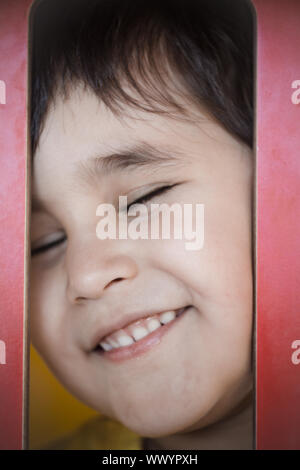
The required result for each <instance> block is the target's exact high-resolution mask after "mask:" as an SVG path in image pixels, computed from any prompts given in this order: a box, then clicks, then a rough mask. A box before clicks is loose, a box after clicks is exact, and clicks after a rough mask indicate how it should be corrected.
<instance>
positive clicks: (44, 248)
mask: <svg viewBox="0 0 300 470" xmlns="http://www.w3.org/2000/svg"><path fill="white" fill-rule="evenodd" d="M66 239H67V237H66V236H64V237H61V238H58V239H56V240H53V241H52V242H51V243H47V244H45V245H41V246H39V247H37V248H34V249H31V256H35V255H39V254H41V253H44V252H45V251H48V250H51V249H52V248H54V247H56V246H58V245H60V244H61V243H63V242H64V241H65V240H66Z"/></svg>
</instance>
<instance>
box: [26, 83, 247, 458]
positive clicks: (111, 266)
mask: <svg viewBox="0 0 300 470" xmlns="http://www.w3.org/2000/svg"><path fill="white" fill-rule="evenodd" d="M193 111H194V112H195V114H197V115H198V117H199V119H197V120H196V121H195V122H192V121H183V120H180V119H178V120H176V119H171V118H170V117H168V116H167V115H163V116H162V115H158V114H155V113H150V112H142V111H137V110H133V109H129V108H128V109H126V115H124V116H123V117H122V119H120V118H117V117H116V116H115V115H114V114H112V112H111V111H110V110H108V109H107V108H106V107H105V106H104V105H103V104H102V103H101V102H99V100H98V99H97V98H96V97H95V96H94V95H93V94H92V93H91V92H88V91H87V90H84V89H82V88H81V87H78V88H76V89H74V90H73V91H72V93H71V94H70V96H69V98H68V99H67V100H66V101H65V102H63V101H62V100H59V99H57V100H56V103H55V106H52V107H51V108H50V111H49V113H48V116H47V120H46V123H45V127H44V130H43V132H42V135H41V138H40V141H39V145H38V148H37V151H36V154H35V156H34V165H33V190H32V191H33V197H34V198H39V199H40V200H42V201H43V202H44V205H45V208H44V209H42V210H34V211H33V212H32V224H31V231H32V234H31V240H32V246H33V247H37V246H41V245H43V244H44V245H45V244H46V243H48V242H49V241H51V240H53V239H59V238H60V237H61V233H65V234H66V236H67V241H65V242H63V243H60V244H58V245H57V246H55V247H54V248H52V249H50V250H48V251H46V252H44V253H42V254H39V255H36V256H33V257H32V264H31V322H30V323H31V337H32V342H33V345H34V346H35V347H36V349H37V350H38V352H39V353H40V355H41V356H42V357H43V358H44V360H45V362H46V363H47V364H48V366H49V368H50V369H51V370H52V371H53V373H54V374H55V375H56V376H57V378H58V379H59V380H60V381H61V382H62V383H63V384H64V385H65V387H66V388H67V389H69V390H70V392H71V393H73V394H74V395H75V396H76V397H77V398H78V399H80V400H82V401H83V402H84V403H86V404H88V405H89V406H91V407H93V408H94V409H96V410H98V411H99V412H101V413H103V414H105V415H107V416H109V417H111V418H114V419H117V420H118V421H120V422H121V423H123V424H124V425H125V426H127V427H128V428H130V429H131V430H133V431H135V432H137V433H138V434H140V435H141V436H145V437H147V438H149V439H148V440H147V441H145V442H147V445H148V446H151V445H152V446H157V447H156V448H175V449H176V448H178V449H180V448H186V449H188V448H201V446H202V447H203V446H204V447H203V448H210V446H211V448H251V441H252V399H251V393H252V388H253V377H252V366H251V340H252V327H253V300H252V294H253V292H252V289H253V279H252V259H251V243H252V240H251V223H252V221H251V194H252V180H253V156H252V153H251V151H250V149H249V148H248V147H247V146H246V145H245V144H243V143H241V142H240V141H238V140H237V139H236V138H234V137H233V136H232V135H230V134H229V133H228V132H226V131H225V130H224V129H223V128H222V127H221V126H220V125H219V124H218V123H217V122H216V121H214V120H212V119H211V118H209V115H208V114H207V113H206V112H205V110H204V109H202V110H200V109H194V110H193ZM141 142H142V143H148V144H151V145H152V146H154V147H156V148H158V149H160V150H164V151H168V152H172V151H174V152H176V155H177V157H178V158H177V160H176V162H175V163H174V162H173V163H172V164H165V165H164V166H162V167H161V168H159V171H158V170H157V168H155V167H153V168H150V167H147V168H145V167H143V166H141V167H139V168H136V169H128V170H118V171H117V172H114V173H111V174H107V175H103V176H102V177H101V176H98V177H97V178H96V177H94V176H92V175H90V177H89V178H87V177H86V178H82V177H81V178H80V177H77V176H75V169H76V168H77V167H78V165H81V166H82V164H83V163H86V162H87V160H88V158H89V157H90V156H91V155H95V154H97V155H98V156H100V157H103V156H104V155H106V154H108V153H113V151H116V152H117V151H120V150H122V149H124V148H127V147H128V146H130V145H132V144H138V143H141ZM160 182H167V183H168V184H173V183H180V184H178V185H177V186H175V187H174V188H172V189H171V190H170V191H168V192H166V193H163V194H161V195H158V196H156V197H155V198H153V199H152V200H151V201H150V202H151V203H168V204H172V203H175V202H177V203H180V204H182V203H193V204H196V203H202V204H204V205H205V242H204V247H203V248H202V249H201V250H198V251H187V250H186V249H185V240H184V239H183V240H176V239H170V240H151V239H149V240H130V239H127V240H118V239H117V240H99V239H98V238H97V237H96V224H97V222H98V221H99V218H98V217H96V215H95V214H96V208H97V206H98V204H100V203H102V202H110V203H114V202H115V201H117V200H118V197H119V195H120V194H122V195H127V196H128V202H129V203H130V202H131V201H133V200H134V199H136V197H133V196H136V195H137V194H138V197H139V196H141V195H143V194H146V193H147V192H149V187H151V185H153V184H156V185H157V186H159V183H160ZM150 202H149V203H150ZM149 203H148V204H149ZM185 305H192V306H193V307H192V308H191V309H190V310H189V311H188V312H187V313H186V314H185V316H183V317H182V318H181V319H180V321H178V323H177V324H176V325H173V327H172V328H171V329H170V331H169V332H168V333H167V334H165V335H164V337H163V338H162V340H161V341H160V342H159V344H156V345H155V346H154V347H153V348H152V349H150V350H148V351H147V352H146V353H144V354H143V355H141V356H139V357H137V358H132V359H130V360H126V361H123V362H120V363H112V362H111V361H108V360H107V359H105V358H104V357H100V356H99V355H96V354H95V353H92V352H90V351H89V350H88V346H89V345H90V343H91V338H92V337H93V334H94V332H95V329H97V328H101V327H102V326H106V325H110V323H111V321H112V319H115V318H117V317H118V318H119V317H120V316H121V315H122V312H131V311H137V310H138V311H143V310H145V311H146V310H147V311H149V310H154V311H165V310H170V309H173V308H179V307H183V306H185ZM249 397H250V400H249ZM238 407H240V408H238ZM236 410H238V412H236ZM228 423H229V424H228ZM214 445H215V447H212V446H214ZM222 446H223V447H222ZM154 448H155V447H154Z"/></svg>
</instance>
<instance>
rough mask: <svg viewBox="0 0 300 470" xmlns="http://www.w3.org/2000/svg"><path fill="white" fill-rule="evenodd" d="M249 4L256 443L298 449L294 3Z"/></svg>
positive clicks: (265, 0) (298, 157)
mask: <svg viewBox="0 0 300 470" xmlns="http://www.w3.org/2000/svg"><path fill="white" fill-rule="evenodd" d="M253 3H254V5H255V6H256V10H257V23H258V24H257V28H258V49H257V54H258V57H257V64H258V65H257V67H258V68H257V325H256V328H257V329H256V332H257V351H256V354H257V356H256V357H257V364H256V371H257V383H256V399H257V407H256V413H257V419H256V447H257V449H300V289H299V287H300V105H299V104H300V2H299V1H298V0H284V1H283V0H253ZM297 81H299V82H298V83H297ZM297 341H298V342H297Z"/></svg>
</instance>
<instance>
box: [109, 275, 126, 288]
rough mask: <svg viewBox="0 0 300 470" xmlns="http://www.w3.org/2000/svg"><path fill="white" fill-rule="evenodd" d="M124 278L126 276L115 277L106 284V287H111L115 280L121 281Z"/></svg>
mask: <svg viewBox="0 0 300 470" xmlns="http://www.w3.org/2000/svg"><path fill="white" fill-rule="evenodd" d="M123 280H124V277H116V279H113V280H112V281H110V282H109V283H108V284H106V286H105V289H106V288H107V287H109V286H110V285H111V284H114V283H115V282H120V281H123Z"/></svg>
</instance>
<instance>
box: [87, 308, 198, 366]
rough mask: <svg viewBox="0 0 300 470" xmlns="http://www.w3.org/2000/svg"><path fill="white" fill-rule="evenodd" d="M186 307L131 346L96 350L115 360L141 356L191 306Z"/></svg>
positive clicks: (157, 342) (157, 341)
mask: <svg viewBox="0 0 300 470" xmlns="http://www.w3.org/2000/svg"><path fill="white" fill-rule="evenodd" d="M190 307H191V306H189V307H186V308H185V310H184V311H183V312H182V313H181V314H180V315H178V316H177V317H176V318H175V319H174V320H172V321H171V322H170V323H166V324H165V325H162V326H161V327H159V328H157V330H155V331H152V333H150V334H149V335H147V336H145V337H144V338H142V339H140V340H139V341H137V342H136V343H133V344H131V345H130V346H122V347H120V348H116V349H111V350H110V351H103V350H101V349H97V350H96V351H94V352H95V353H96V354H98V355H99V356H101V357H103V358H104V357H105V358H106V359H109V360H110V361H113V362H121V361H124V360H126V359H133V358H135V357H138V356H141V355H142V354H144V353H145V352H147V351H148V350H149V349H151V348H153V347H154V346H155V345H156V344H159V343H160V342H161V340H162V338H163V336H164V335H165V334H166V333H167V332H168V331H170V329H171V328H172V327H173V326H174V325H176V324H177V323H178V322H179V321H180V319H181V318H182V317H184V316H185V313H186V312H187V310H188V309H189V308H190Z"/></svg>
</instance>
